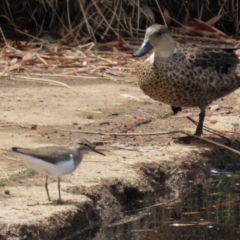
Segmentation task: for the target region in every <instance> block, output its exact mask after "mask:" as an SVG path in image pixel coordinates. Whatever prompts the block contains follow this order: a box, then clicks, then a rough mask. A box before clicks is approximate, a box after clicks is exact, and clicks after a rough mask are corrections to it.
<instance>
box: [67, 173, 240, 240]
mask: <svg viewBox="0 0 240 240" xmlns="http://www.w3.org/2000/svg"><path fill="white" fill-rule="evenodd" d="M185 192H187V197H185V198H184V199H182V200H181V201H180V202H178V203H176V202H175V203H173V204H171V205H169V204H168V205H164V206H157V207H151V206H150V207H149V208H144V209H142V210H137V211H135V212H134V213H133V212H126V213H124V215H125V216H124V217H123V218H122V219H120V220H118V221H115V222H114V221H113V222H111V224H108V225H107V226H106V227H104V228H100V229H91V230H89V231H85V232H84V233H83V234H81V235H78V236H76V235H75V236H74V237H72V238H71V239H82V240H111V239H112V240H115V239H116V240H165V239H167V240H175V239H176V240H177V239H183V240H192V239H193V240H198V239H201V240H208V239H209V240H210V239H212V240H225V239H227V240H235V239H236V240H237V239H240V174H234V175H233V174H231V175H230V174H221V175H218V176H213V177H211V178H210V179H207V180H204V181H203V183H202V184H198V185H193V184H191V185H189V186H188V187H187V189H185Z"/></svg>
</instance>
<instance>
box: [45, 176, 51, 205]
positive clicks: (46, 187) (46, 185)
mask: <svg viewBox="0 0 240 240" xmlns="http://www.w3.org/2000/svg"><path fill="white" fill-rule="evenodd" d="M47 182H48V176H47V175H46V180H45V189H46V192H47V196H48V201H51V198H50V195H49V191H48V183H47Z"/></svg>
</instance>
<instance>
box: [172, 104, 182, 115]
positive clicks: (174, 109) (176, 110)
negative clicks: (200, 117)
mask: <svg viewBox="0 0 240 240" xmlns="http://www.w3.org/2000/svg"><path fill="white" fill-rule="evenodd" d="M171 109H172V111H173V115H176V114H177V113H178V112H181V111H182V108H181V107H174V106H171Z"/></svg>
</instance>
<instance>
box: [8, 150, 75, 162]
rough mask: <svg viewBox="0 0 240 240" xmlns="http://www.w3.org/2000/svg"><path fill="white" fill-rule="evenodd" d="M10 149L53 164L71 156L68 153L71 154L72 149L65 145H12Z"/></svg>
mask: <svg viewBox="0 0 240 240" xmlns="http://www.w3.org/2000/svg"><path fill="white" fill-rule="evenodd" d="M12 150H13V151H14V152H16V153H21V154H24V155H29V156H32V157H35V158H39V159H42V160H44V161H48V162H50V163H53V164H55V163H57V162H60V161H64V160H68V159H70V158H71V156H70V155H71V154H73V152H72V150H71V149H70V148H68V147H65V146H49V147H40V148H19V147H12Z"/></svg>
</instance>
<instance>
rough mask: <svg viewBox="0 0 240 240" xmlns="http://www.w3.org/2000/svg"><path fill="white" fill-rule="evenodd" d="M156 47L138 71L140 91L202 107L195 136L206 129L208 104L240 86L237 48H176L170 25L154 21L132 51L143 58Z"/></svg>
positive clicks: (178, 104)
mask: <svg viewBox="0 0 240 240" xmlns="http://www.w3.org/2000/svg"><path fill="white" fill-rule="evenodd" d="M151 49H153V53H152V55H151V56H150V57H149V58H147V59H146V60H145V61H144V62H143V64H142V65H141V66H140V68H139V70H138V83H139V86H140V88H141V90H142V91H143V92H144V93H145V94H146V95H148V96H149V97H151V98H153V99H154V100H157V101H160V102H163V103H166V104H169V105H171V106H172V110H173V113H174V114H176V113H177V112H178V111H180V110H181V107H198V108H200V114H199V121H198V125H197V129H196V132H195V135H197V136H200V135H201V134H202V133H203V132H202V129H203V122H204V118H205V111H206V108H207V106H208V105H209V104H210V103H211V102H212V101H213V100H216V99H218V98H221V97H224V96H226V95H228V94H229V93H231V92H233V91H234V90H236V89H237V88H239V87H240V62H239V58H238V56H237V55H236V53H235V52H234V49H219V48H216V49H215V48H210V47H196V46H182V47H175V43H174V40H173V38H172V36H171V34H170V31H169V30H168V28H166V27H165V26H163V25H160V24H154V25H152V26H150V27H148V28H147V30H146V34H145V38H144V41H143V43H142V45H141V47H140V48H139V49H138V50H137V51H136V52H135V53H134V54H133V56H134V57H141V56H143V55H145V54H146V53H148V52H149V51H150V50H151Z"/></svg>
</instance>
